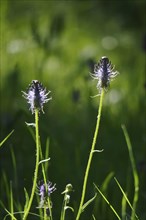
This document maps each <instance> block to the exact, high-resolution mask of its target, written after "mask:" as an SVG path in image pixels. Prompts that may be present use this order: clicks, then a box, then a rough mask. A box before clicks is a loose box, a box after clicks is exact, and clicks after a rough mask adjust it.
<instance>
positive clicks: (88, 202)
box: [82, 193, 97, 212]
mask: <svg viewBox="0 0 146 220" xmlns="http://www.w3.org/2000/svg"><path fill="white" fill-rule="evenodd" d="M96 196H97V193H95V195H94V196H93V198H91V199H89V200H88V201H87V202H86V203H85V204H84V205H83V206H82V212H83V211H84V210H85V209H86V208H87V206H88V205H90V203H91V202H93V201H94V199H95V198H96Z"/></svg>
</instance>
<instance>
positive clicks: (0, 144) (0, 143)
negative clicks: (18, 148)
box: [0, 130, 14, 147]
mask: <svg viewBox="0 0 146 220" xmlns="http://www.w3.org/2000/svg"><path fill="white" fill-rule="evenodd" d="M13 132H14V130H12V131H11V132H10V133H9V134H8V135H7V137H5V138H4V140H2V141H1V142H0V147H1V146H2V145H3V144H4V143H5V141H6V140H7V139H8V138H9V137H10V136H11V135H12V134H13Z"/></svg>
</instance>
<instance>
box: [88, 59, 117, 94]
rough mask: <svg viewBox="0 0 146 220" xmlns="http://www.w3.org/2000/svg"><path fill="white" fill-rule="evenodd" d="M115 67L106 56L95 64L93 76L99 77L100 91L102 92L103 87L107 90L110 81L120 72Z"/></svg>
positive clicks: (98, 85)
mask: <svg viewBox="0 0 146 220" xmlns="http://www.w3.org/2000/svg"><path fill="white" fill-rule="evenodd" d="M114 68H115V67H114V66H113V64H112V63H111V61H109V59H108V58H107V57H105V56H104V57H102V58H101V59H100V61H99V62H98V63H97V64H95V65H94V73H92V74H91V76H92V77H93V78H94V79H98V84H97V88H98V89H99V93H101V89H102V88H104V89H105V90H106V89H107V87H108V86H109V84H110V81H111V80H112V79H113V78H115V77H116V76H117V75H118V74H119V73H118V72H117V71H115V70H114Z"/></svg>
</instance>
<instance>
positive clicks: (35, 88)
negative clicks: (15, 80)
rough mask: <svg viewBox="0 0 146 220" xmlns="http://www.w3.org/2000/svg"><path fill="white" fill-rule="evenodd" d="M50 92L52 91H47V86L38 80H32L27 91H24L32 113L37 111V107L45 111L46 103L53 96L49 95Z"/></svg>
mask: <svg viewBox="0 0 146 220" xmlns="http://www.w3.org/2000/svg"><path fill="white" fill-rule="evenodd" d="M22 92H23V91H22ZM49 93H50V91H49V92H46V88H44V87H43V85H42V84H41V83H40V82H39V81H38V80H32V82H31V84H30V85H29V88H28V91H27V93H26V92H23V97H24V98H25V99H26V100H27V102H28V104H30V110H31V112H32V114H33V113H34V112H35V109H38V110H39V111H40V110H41V111H42V112H43V113H44V111H43V105H44V103H46V102H48V101H49V100H50V99H52V98H51V97H50V98H48V97H47V96H48V94H49Z"/></svg>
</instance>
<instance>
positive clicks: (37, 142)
mask: <svg viewBox="0 0 146 220" xmlns="http://www.w3.org/2000/svg"><path fill="white" fill-rule="evenodd" d="M35 131H36V165H35V171H34V180H33V186H32V191H31V195H30V199H29V202H28V205H27V208H26V210H25V213H24V216H23V220H26V219H27V216H28V214H29V210H30V208H31V204H32V201H33V198H34V194H35V190H36V185H37V176H38V168H39V154H40V153H39V149H40V137H39V111H38V109H36V110H35Z"/></svg>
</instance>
